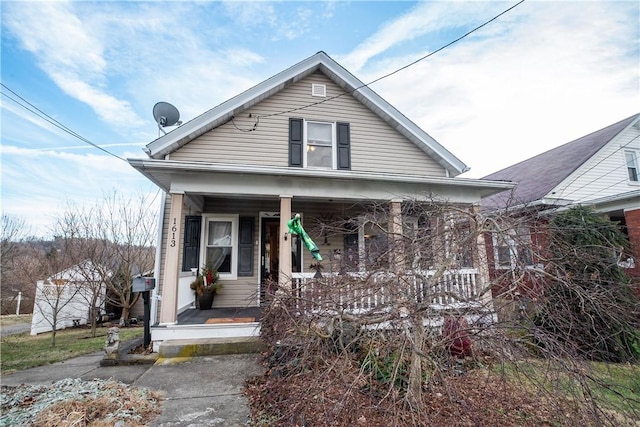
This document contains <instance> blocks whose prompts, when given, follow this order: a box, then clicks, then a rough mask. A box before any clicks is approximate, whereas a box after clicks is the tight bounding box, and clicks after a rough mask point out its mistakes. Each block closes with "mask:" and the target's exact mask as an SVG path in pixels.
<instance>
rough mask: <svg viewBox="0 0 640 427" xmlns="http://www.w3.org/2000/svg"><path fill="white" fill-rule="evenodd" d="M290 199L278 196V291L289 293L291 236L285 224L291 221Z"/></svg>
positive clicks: (289, 197)
mask: <svg viewBox="0 0 640 427" xmlns="http://www.w3.org/2000/svg"><path fill="white" fill-rule="evenodd" d="M291 197H292V196H280V237H279V239H280V245H279V251H278V270H279V273H278V288H279V289H278V291H282V290H286V291H287V292H290V291H291V235H290V234H289V227H288V226H287V222H289V220H290V219H291Z"/></svg>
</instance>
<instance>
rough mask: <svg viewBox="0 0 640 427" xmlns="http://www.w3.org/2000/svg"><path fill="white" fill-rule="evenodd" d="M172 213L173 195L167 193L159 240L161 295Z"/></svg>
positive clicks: (159, 286) (158, 288) (158, 314)
mask: <svg viewBox="0 0 640 427" xmlns="http://www.w3.org/2000/svg"><path fill="white" fill-rule="evenodd" d="M170 215H171V196H169V195H167V197H166V198H165V203H164V218H163V219H162V238H161V241H160V242H158V244H159V245H160V277H158V278H156V279H157V280H156V287H157V292H158V294H159V295H162V290H163V286H164V269H165V265H166V260H167V245H166V241H167V235H168V233H169V217H170ZM161 305H162V300H159V301H158V310H157V311H156V319H155V322H152V323H156V322H159V321H160V306H161Z"/></svg>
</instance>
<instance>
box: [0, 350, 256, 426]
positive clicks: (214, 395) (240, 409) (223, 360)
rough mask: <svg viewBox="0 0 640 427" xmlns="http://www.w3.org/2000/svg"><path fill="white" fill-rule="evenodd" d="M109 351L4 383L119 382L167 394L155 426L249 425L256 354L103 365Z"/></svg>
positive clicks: (13, 376) (14, 376)
mask: <svg viewBox="0 0 640 427" xmlns="http://www.w3.org/2000/svg"><path fill="white" fill-rule="evenodd" d="M103 354H104V352H97V353H92V354H88V355H85V356H80V357H76V358H73V359H69V360H67V361H65V362H60V363H55V364H53V365H48V366H40V367H37V368H31V369H26V370H24V371H19V372H15V373H13V374H9V375H2V377H0V382H1V383H2V385H20V384H49V383H51V382H54V381H58V380H61V379H64V378H81V379H84V380H91V379H94V378H100V379H114V380H117V381H121V382H123V383H126V384H131V385H134V386H138V387H147V388H150V389H153V390H159V391H163V392H164V395H165V400H164V401H163V404H162V408H163V409H162V414H161V415H160V416H159V417H158V418H156V419H155V420H154V422H153V423H152V424H151V426H156V427H169V426H171V427H178V426H245V425H246V424H247V421H248V419H249V408H248V403H247V400H246V398H245V396H244V395H243V394H242V392H243V389H244V382H245V380H246V379H248V378H250V377H252V376H255V375H260V374H261V373H262V367H261V366H260V365H259V363H258V359H259V355H257V354H231V355H221V356H200V357H192V358H181V359H177V358H176V359H159V360H158V361H157V362H156V363H155V364H130V365H118V366H100V361H101V360H102V359H103Z"/></svg>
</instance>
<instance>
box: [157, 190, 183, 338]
mask: <svg viewBox="0 0 640 427" xmlns="http://www.w3.org/2000/svg"><path fill="white" fill-rule="evenodd" d="M183 201H184V194H183V193H171V212H170V215H169V221H168V224H167V235H166V243H165V263H164V272H163V277H162V289H161V296H162V300H161V301H160V325H173V324H175V323H176V322H177V320H178V317H177V316H178V276H179V274H180V272H179V271H178V258H179V256H180V246H181V244H182V238H181V234H180V230H181V229H182V205H183Z"/></svg>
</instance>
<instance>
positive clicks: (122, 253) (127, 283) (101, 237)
mask: <svg viewBox="0 0 640 427" xmlns="http://www.w3.org/2000/svg"><path fill="white" fill-rule="evenodd" d="M156 216H157V215H156V212H155V211H154V210H153V209H152V208H151V203H150V201H149V199H148V198H147V197H145V196H143V195H140V196H137V197H129V198H127V197H124V196H123V195H121V194H119V193H118V192H117V191H115V190H114V191H113V192H112V193H111V194H105V195H104V197H103V199H102V200H101V201H99V202H97V203H96V204H95V205H93V206H90V207H81V208H78V207H75V206H72V205H70V206H69V207H68V208H67V210H66V212H65V213H64V214H63V216H62V217H61V218H59V220H58V222H57V229H58V230H59V232H61V233H62V234H63V235H64V236H66V237H67V238H69V239H70V240H71V241H73V244H72V245H69V250H71V251H73V252H74V253H75V254H77V257H83V259H86V260H89V261H91V262H90V263H83V264H81V266H85V267H87V268H80V270H79V271H80V273H81V274H83V275H84V276H85V279H86V286H88V287H89V288H91V292H87V293H86V295H87V298H88V299H87V303H88V306H89V307H90V312H91V314H90V320H91V325H92V329H93V330H94V331H95V324H96V319H97V318H98V317H99V315H100V307H99V306H98V305H99V304H98V303H102V299H101V295H102V293H103V289H104V286H106V288H107V300H108V302H110V303H111V304H113V305H115V306H117V307H121V308H122V315H121V320H120V321H121V323H123V324H124V322H125V321H126V320H127V319H128V317H129V312H130V309H131V307H133V306H134V305H135V304H136V302H137V300H138V298H139V295H137V294H134V293H133V292H132V280H133V277H134V276H136V275H139V274H142V273H145V272H148V271H150V270H151V269H152V268H153V262H154V254H155V251H154V248H153V244H154V239H155V236H156V231H155V230H156V226H157V223H156V221H157V219H156ZM96 276H99V277H100V280H96V279H95V277H96Z"/></svg>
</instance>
